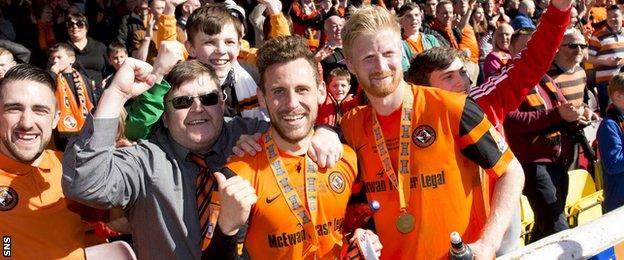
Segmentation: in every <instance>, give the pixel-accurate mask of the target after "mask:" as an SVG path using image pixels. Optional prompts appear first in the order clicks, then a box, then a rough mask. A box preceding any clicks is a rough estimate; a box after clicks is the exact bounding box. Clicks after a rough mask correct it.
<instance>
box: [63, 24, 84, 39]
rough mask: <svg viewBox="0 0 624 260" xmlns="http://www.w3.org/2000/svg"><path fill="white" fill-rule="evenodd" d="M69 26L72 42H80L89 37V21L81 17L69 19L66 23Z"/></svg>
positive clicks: (68, 30)
mask: <svg viewBox="0 0 624 260" xmlns="http://www.w3.org/2000/svg"><path fill="white" fill-rule="evenodd" d="M65 25H66V26H67V33H69V38H70V40H71V41H72V42H78V41H81V40H84V39H85V38H86V37H87V23H86V21H83V20H79V19H69V20H67V22H66V23H65Z"/></svg>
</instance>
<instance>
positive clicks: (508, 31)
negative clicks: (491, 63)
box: [494, 24, 514, 51]
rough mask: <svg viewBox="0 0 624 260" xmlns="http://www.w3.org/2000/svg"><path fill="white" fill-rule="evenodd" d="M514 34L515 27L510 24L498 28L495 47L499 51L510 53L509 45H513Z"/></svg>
mask: <svg viewBox="0 0 624 260" xmlns="http://www.w3.org/2000/svg"><path fill="white" fill-rule="evenodd" d="M513 32H514V31H513V27H511V26H510V25H508V24H503V25H501V26H500V27H498V29H496V34H495V35H494V39H496V42H495V44H494V47H496V49H497V50H499V51H509V44H510V43H511V35H512V34H513Z"/></svg>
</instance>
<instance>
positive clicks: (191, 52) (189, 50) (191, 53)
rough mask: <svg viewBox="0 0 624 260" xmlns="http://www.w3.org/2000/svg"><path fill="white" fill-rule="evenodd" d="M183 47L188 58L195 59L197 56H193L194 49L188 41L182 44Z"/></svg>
mask: <svg viewBox="0 0 624 260" xmlns="http://www.w3.org/2000/svg"><path fill="white" fill-rule="evenodd" d="M184 47H186V49H187V50H188V53H189V56H191V57H193V58H196V57H197V55H195V47H193V44H192V43H191V42H190V41H189V40H186V41H185V42H184Z"/></svg>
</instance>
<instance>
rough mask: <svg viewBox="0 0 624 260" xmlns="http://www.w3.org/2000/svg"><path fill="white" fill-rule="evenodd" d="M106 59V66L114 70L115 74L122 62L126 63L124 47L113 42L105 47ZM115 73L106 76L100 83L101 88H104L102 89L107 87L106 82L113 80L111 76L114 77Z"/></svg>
mask: <svg viewBox="0 0 624 260" xmlns="http://www.w3.org/2000/svg"><path fill="white" fill-rule="evenodd" d="M106 58H107V59H108V64H110V65H111V66H113V68H114V69H115V72H117V71H118V70H119V68H121V65H123V63H124V61H126V58H128V51H127V50H126V47H125V46H124V45H123V44H121V43H119V42H117V41H114V42H112V43H111V44H109V45H108V47H107V50H106ZM115 72H113V73H112V74H110V75H108V76H107V77H106V78H105V79H104V80H103V81H102V86H104V88H106V87H108V82H110V79H112V78H113V76H114V75H115Z"/></svg>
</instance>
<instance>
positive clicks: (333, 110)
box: [316, 68, 358, 126]
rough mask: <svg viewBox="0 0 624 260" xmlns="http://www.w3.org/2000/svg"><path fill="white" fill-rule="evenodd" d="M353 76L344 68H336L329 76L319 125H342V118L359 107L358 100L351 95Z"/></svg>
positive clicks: (318, 119) (320, 109)
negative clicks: (352, 109)
mask: <svg viewBox="0 0 624 260" xmlns="http://www.w3.org/2000/svg"><path fill="white" fill-rule="evenodd" d="M350 88H351V74H350V73H349V71H348V70H346V69H344V68H335V69H333V70H332V71H330V72H329V75H328V76H327V93H328V94H329V95H327V98H326V99H325V103H323V104H322V105H321V106H320V107H319V112H318V113H319V114H318V118H317V120H316V123H317V124H328V125H331V126H338V125H340V118H342V116H343V115H344V114H346V113H347V112H349V110H351V108H354V107H356V106H357V105H358V99H357V98H356V97H355V96H354V95H353V94H350V93H349V89H350Z"/></svg>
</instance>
